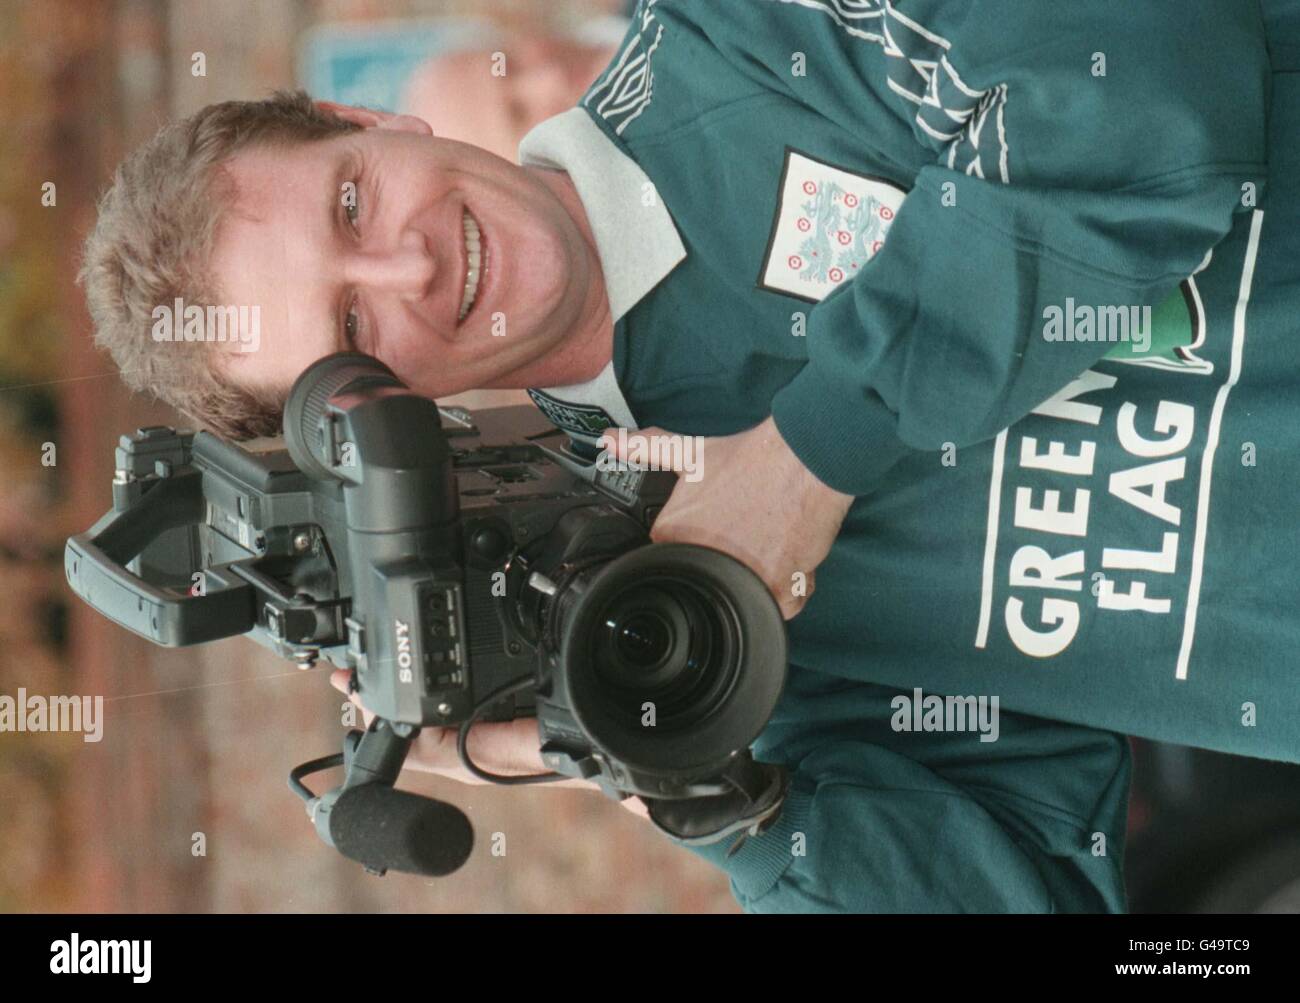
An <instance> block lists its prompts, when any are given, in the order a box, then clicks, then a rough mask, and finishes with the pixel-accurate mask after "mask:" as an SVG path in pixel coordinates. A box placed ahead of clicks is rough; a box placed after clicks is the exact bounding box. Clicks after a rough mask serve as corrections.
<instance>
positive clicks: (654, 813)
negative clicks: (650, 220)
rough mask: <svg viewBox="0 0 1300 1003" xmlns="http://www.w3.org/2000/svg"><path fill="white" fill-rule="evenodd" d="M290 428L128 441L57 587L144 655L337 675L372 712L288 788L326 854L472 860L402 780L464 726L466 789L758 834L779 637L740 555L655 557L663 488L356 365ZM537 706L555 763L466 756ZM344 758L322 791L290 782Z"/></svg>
mask: <svg viewBox="0 0 1300 1003" xmlns="http://www.w3.org/2000/svg"><path fill="white" fill-rule="evenodd" d="M284 438H285V445H286V447H287V448H285V449H274V450H270V451H261V452H255V451H249V450H246V449H243V448H240V447H239V446H236V445H234V444H231V443H228V442H225V441H223V440H221V439H219V438H217V437H215V436H213V435H210V434H208V433H206V432H198V433H187V432H176V431H174V430H173V429H171V428H166V427H153V428H144V429H140V430H139V431H137V432H136V433H135V434H134V435H127V436H123V437H122V439H121V444H120V445H119V447H118V449H117V463H116V474H115V476H114V480H113V509H112V511H110V512H109V513H108V514H107V515H105V516H104V517H103V519H101V520H100V521H99V522H98V523H96V524H95V526H94V527H92V528H91V530H90V531H89V532H88V533H84V534H81V535H79V536H75V537H72V538H71V539H70V540H69V541H68V544H67V550H66V553H65V569H66V572H67V577H68V581H69V583H70V584H71V586H72V588H73V590H74V591H75V592H76V593H77V594H78V595H80V596H81V597H82V598H83V599H84V600H85V601H86V602H88V603H89V604H90V605H91V606H93V607H94V608H95V609H97V610H99V611H100V612H101V613H103V614H104V615H105V616H107V617H109V618H110V619H112V620H114V621H116V622H117V623H119V624H121V625H122V626H124V627H126V628H128V629H130V630H132V631H134V632H135V633H137V634H139V635H140V636H142V637H145V638H147V639H149V640H151V641H153V642H155V643H157V644H161V645H169V646H171V645H190V644H201V643H204V642H207V641H212V640H215V639H218V638H223V637H231V636H234V635H237V634H248V635H250V636H251V637H252V638H253V639H254V640H256V641H258V642H259V643H261V644H263V645H265V646H268V647H270V648H271V649H272V650H274V651H275V652H277V653H278V654H280V655H281V656H283V657H286V658H290V659H292V660H293V661H295V662H296V663H297V664H299V665H300V666H302V667H303V668H310V667H312V666H313V665H315V664H316V663H317V661H318V660H319V659H321V658H324V659H326V660H328V661H329V662H331V663H333V664H334V665H336V666H338V667H340V668H344V669H349V670H351V686H352V689H353V691H354V692H359V694H360V697H361V700H362V702H363V704H364V706H365V707H366V708H367V710H369V711H371V712H373V714H374V715H375V717H374V719H373V720H372V721H371V723H370V725H369V726H368V727H367V729H366V730H365V731H364V732H363V731H359V730H354V731H351V732H349V734H348V735H347V737H346V738H345V741H344V748H343V752H342V753H341V754H338V755H334V756H328V757H325V758H322V759H317V760H313V761H311V762H308V763H304V764H302V765H301V766H299V767H297V768H295V769H294V770H293V771H292V773H291V774H290V778H289V783H290V786H291V788H292V789H293V790H294V791H295V792H296V793H297V794H298V795H299V796H300V797H302V798H303V799H304V801H306V802H307V805H308V812H309V816H310V817H311V818H312V820H313V822H314V824H315V827H316V830H317V832H318V833H319V834H320V836H321V838H322V839H324V840H325V841H326V842H327V843H329V844H330V845H332V846H334V847H336V848H337V849H338V850H339V851H340V852H341V853H343V854H344V855H346V856H348V857H351V858H352V859H355V860H357V861H359V862H361V863H362V864H364V865H365V866H366V868H367V869H368V870H371V871H373V872H375V873H381V874H382V873H384V872H385V871H386V870H389V869H392V870H399V871H407V872H412V873H419V874H431V875H441V874H447V873H450V872H451V871H454V870H456V869H457V868H458V867H459V866H460V865H461V864H462V863H463V862H464V861H465V859H466V858H467V857H468V856H469V853H470V850H471V848H472V845H473V833H472V829H471V827H470V825H469V822H468V820H467V819H466V817H465V816H464V814H463V813H461V812H460V811H459V809H457V808H455V807H453V806H451V805H448V804H445V803H443V802H438V801H434V800H432V799H429V798H424V797H419V796H416V795H414V794H411V793H408V792H404V791H399V790H396V789H394V786H393V784H394V782H395V781H396V779H397V776H398V773H399V772H400V770H401V768H402V763H403V762H404V760H405V758H406V755H407V752H408V751H409V748H410V744H411V742H412V741H413V740H414V738H415V737H416V736H417V735H418V733H419V731H420V729H421V728H425V727H456V728H458V730H459V733H458V736H457V738H458V745H457V747H458V750H459V754H460V757H461V760H462V762H463V763H464V765H465V767H466V768H467V769H469V770H470V771H471V772H472V773H474V774H475V775H476V776H479V777H481V778H483V779H485V780H491V781H493V782H496V783H503V784H518V783H539V782H546V781H552V780H556V779H561V778H563V777H581V778H584V779H588V780H591V781H594V782H595V783H597V784H599V785H600V787H601V789H602V790H603V791H604V792H605V793H606V794H607V795H608V796H610V797H613V798H617V799H621V798H624V797H627V796H630V795H636V796H640V797H642V798H643V800H644V801H645V803H646V805H647V807H648V809H649V815H650V819H651V821H652V822H653V823H654V824H655V825H656V826H658V827H659V828H660V829H661V830H662V831H664V832H665V833H666V834H668V835H669V836H670V837H672V838H673V839H675V840H678V841H680V842H684V843H709V842H715V841H717V840H720V839H723V838H725V837H726V836H728V835H730V834H733V833H737V832H742V831H743V833H744V835H742V836H741V839H744V838H745V836H746V835H756V834H759V833H761V832H763V831H765V830H766V829H767V828H768V827H769V826H770V825H771V824H772V822H774V821H775V819H776V818H777V816H778V814H779V812H780V808H781V804H782V802H783V800H784V797H785V793H786V789H787V783H788V781H787V777H786V774H785V771H784V770H783V769H782V768H781V767H779V766H776V765H772V764H766V763H759V762H756V761H755V760H754V759H753V758H752V756H751V755H750V752H749V745H750V743H751V742H752V741H753V740H754V738H756V737H757V736H758V734H759V732H760V731H761V730H762V728H763V727H764V725H765V724H766V723H767V720H768V718H769V717H770V715H771V713H772V710H773V708H774V706H775V704H776V701H777V699H778V698H779V696H780V693H781V689H782V686H783V685H784V680H785V671H786V636H785V627H784V623H783V621H782V619H781V615H780V612H779V610H778V609H777V606H776V603H775V601H774V600H773V599H772V597H771V595H770V594H769V593H768V591H767V589H766V588H765V587H764V585H763V584H762V582H761V581H760V580H759V579H758V577H757V576H756V575H754V574H753V572H751V571H750V570H749V569H748V568H746V567H745V566H744V565H743V564H741V563H739V562H738V561H735V560H733V559H732V558H731V557H729V556H727V555H725V554H723V553H721V552H720V551H716V550H712V549H710V548H705V547H696V546H687V545H682V544H656V543H651V542H650V537H649V529H650V526H651V524H652V523H653V521H654V518H655V516H656V515H657V514H658V512H659V510H660V508H661V507H662V506H663V505H664V503H665V502H666V501H667V499H668V496H669V494H670V492H671V491H672V488H673V484H674V481H675V475H674V474H672V473H670V472H664V471H651V470H640V469H635V468H629V467H627V466H621V467H616V466H613V465H609V464H605V463H600V462H592V461H591V460H589V459H586V458H584V457H582V456H580V455H579V454H578V453H576V452H575V451H574V449H573V448H572V446H571V444H569V443H567V441H564V437H563V433H561V432H560V431H559V430H558V429H555V428H553V427H551V426H550V425H549V424H547V423H546V422H545V420H544V419H543V418H542V417H541V416H540V415H539V414H538V412H536V411H535V410H534V409H533V408H531V407H529V406H518V407H509V408H497V409H491V410H486V411H481V412H478V413H476V414H471V413H469V412H468V411H465V410H463V409H459V408H446V409H443V408H439V407H438V405H437V404H436V403H435V402H434V401H432V400H430V399H428V398H426V397H423V396H421V395H419V394H416V393H414V392H413V391H411V390H410V389H409V388H407V387H406V386H405V385H404V384H403V383H402V382H401V381H400V380H399V379H398V378H397V376H395V375H394V374H393V372H392V371H391V370H390V369H389V368H388V367H387V366H385V365H384V364H383V363H382V362H380V361H379V360H377V359H375V358H372V357H370V356H367V355H361V354H358V353H353V352H344V353H339V354H336V355H331V356H328V357H326V358H324V359H321V360H319V361H318V362H316V363H314V364H313V365H312V366H310V367H308V369H307V370H306V371H305V372H304V373H303V374H302V375H301V376H300V377H299V378H298V380H297V382H296V383H295V384H294V387H293V389H292V391H291V392H290V395H289V398H288V402H287V404H286V407H285V413H284ZM529 716H531V717H536V719H537V721H538V731H539V737H540V741H541V748H540V751H541V755H542V759H543V762H545V763H546V765H547V766H548V767H549V768H550V769H551V770H552V772H550V773H544V774H537V775H529V776H522V777H520V776H501V775H496V774H492V773H488V772H487V771H485V770H483V769H481V768H480V767H479V766H478V764H476V763H474V762H473V761H472V760H471V758H470V756H469V754H468V751H467V736H468V734H469V731H470V729H471V727H472V726H473V725H474V724H475V723H477V722H479V721H508V720H513V719H515V718H519V717H529ZM335 766H343V767H345V776H344V780H343V783H342V784H341V786H339V787H337V788H335V789H334V790H331V791H329V792H327V793H325V794H323V795H316V794H314V793H313V792H312V791H311V790H310V789H308V788H307V787H306V786H305V784H304V783H303V778H304V777H306V776H307V775H309V774H311V773H315V772H318V771H320V770H324V769H328V768H331V767H335Z"/></svg>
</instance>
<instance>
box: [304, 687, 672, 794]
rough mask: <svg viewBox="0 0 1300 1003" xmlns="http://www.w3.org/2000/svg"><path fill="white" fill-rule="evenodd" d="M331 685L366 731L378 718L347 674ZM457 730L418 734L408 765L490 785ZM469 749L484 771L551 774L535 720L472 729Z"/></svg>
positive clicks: (574, 783) (576, 783)
mask: <svg viewBox="0 0 1300 1003" xmlns="http://www.w3.org/2000/svg"><path fill="white" fill-rule="evenodd" d="M330 684H331V685H332V686H333V687H334V688H335V689H336V690H338V691H339V692H340V693H343V694H345V695H347V696H348V699H349V700H350V701H351V702H352V703H353V704H355V705H356V706H357V707H358V708H360V710H361V715H362V718H363V719H364V720H365V723H366V727H367V728H368V727H370V722H371V721H372V720H373V719H374V714H372V713H370V711H368V710H366V709H365V707H364V706H363V705H362V703H361V699H360V694H357V693H352V694H348V673H347V672H346V671H345V670H343V669H337V670H335V671H334V672H332V673H330ZM456 732H457V729H455V728H422V729H420V734H419V735H418V736H416V739H415V741H414V742H412V743H411V750H410V752H409V753H408V754H407V756H406V762H405V764H404V766H405V767H406V768H408V769H412V770H419V771H421V772H422V773H436V774H437V775H438V776H441V777H447V778H448V779H449V780H456V781H459V782H460V783H462V784H486V783H490V781H487V780H483V779H481V778H479V777H476V776H474V774H472V773H470V772H469V770H467V769H465V767H464V765H463V764H462V763H461V761H460V755H459V754H458V753H457V752H456ZM466 748H467V750H468V752H469V756H470V759H472V760H473V761H474V762H475V763H476V764H477V765H478V766H479V768H481V769H484V770H487V771H488V772H489V773H500V774H502V775H503V776H523V775H525V774H529V773H548V772H550V770H549V769H548V768H547V766H546V765H545V764H544V763H543V762H542V754H541V741H540V740H539V738H538V735H537V719H536V718H533V717H521V718H516V719H515V720H514V721H488V722H483V723H480V724H476V725H474V727H473V728H471V729H470V731H469V741H468V742H467V743H466ZM542 786H545V787H582V788H585V789H587V790H600V787H599V785H597V784H596V783H594V782H592V781H589V780H578V779H577V778H572V777H571V778H568V779H566V780H556V781H554V782H553V783H550V784H543V785H542ZM619 804H621V805H622V806H623V807H624V808H626V809H627V810H628V811H630V812H632V814H634V815H640V816H641V817H642V818H645V817H646V806H645V802H644V801H642V800H641V799H640V798H638V797H629V798H624V799H623V800H622V801H620V802H619Z"/></svg>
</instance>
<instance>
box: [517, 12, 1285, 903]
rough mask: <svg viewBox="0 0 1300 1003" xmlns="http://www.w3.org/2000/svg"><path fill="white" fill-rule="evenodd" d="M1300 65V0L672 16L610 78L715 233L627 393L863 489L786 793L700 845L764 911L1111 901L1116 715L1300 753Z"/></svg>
mask: <svg viewBox="0 0 1300 1003" xmlns="http://www.w3.org/2000/svg"><path fill="white" fill-rule="evenodd" d="M1298 71H1300V4H1297V3H1295V2H1292V0H1287V2H1279V0H1270V2H1267V3H1263V4H1261V3H1257V2H1255V0H1203V2H1202V0H1188V2H1185V3H1178V4H1170V3H1163V2H1156V0H1149V2H1142V0H1133V2H1124V3H1119V2H1115V3H1106V2H1100V3H1089V4H1073V3H1068V4H1067V3H1046V2H1032V3H1031V2H1014V0H1005V2H997V0H960V2H951V0H914V2H901V0H900V2H896V3H892V4H890V3H887V2H885V0H643V2H642V3H641V4H640V5H639V7H638V10H637V12H636V15H635V16H634V19H633V25H632V27H631V29H630V31H629V34H628V36H627V39H626V40H625V43H624V45H623V46H622V47H621V48H620V50H619V54H618V55H617V56H616V58H615V60H614V62H613V63H612V64H611V67H610V69H609V70H608V71H607V72H606V73H605V74H604V75H603V76H602V77H601V78H600V79H599V80H597V81H596V83H595V84H594V85H593V87H592V88H591V90H590V91H589V93H588V94H587V96H586V97H585V98H584V101H583V104H582V107H583V108H584V109H585V110H586V112H587V114H589V115H590V116H591V118H592V120H593V121H594V122H595V123H596V124H597V125H598V126H599V127H600V129H601V130H602V131H603V133H604V135H605V136H607V137H608V139H609V140H611V141H612V142H614V143H615V144H617V145H618V147H619V149H620V150H622V151H623V152H624V153H626V154H627V155H628V156H629V157H630V158H631V159H632V160H634V161H635V162H636V164H637V165H639V167H640V168H641V169H642V170H643V171H644V172H645V174H646V176H647V177H648V178H649V179H650V180H651V181H652V182H653V185H654V187H655V189H656V191H657V194H658V195H659V196H660V197H661V198H662V200H663V204H664V205H665V206H666V207H667V209H668V211H669V212H670V213H671V215H672V220H673V222H674V223H675V225H676V227H677V230H678V232H679V233H680V236H681V241H682V244H683V245H684V248H685V252H686V253H685V257H684V258H683V259H682V260H681V261H680V262H679V263H678V264H677V265H676V266H675V267H674V268H673V269H672V270H671V272H669V274H667V276H666V277H665V278H664V279H663V281H662V282H660V283H659V284H658V285H657V286H656V287H655V288H654V289H653V290H652V291H650V292H649V294H648V295H646V296H645V297H644V298H643V299H641V300H640V301H639V302H637V303H636V305H635V306H634V307H633V308H632V309H631V310H629V311H628V312H627V313H626V315H625V316H623V317H622V318H621V319H620V320H619V322H618V324H617V326H616V332H615V347H614V360H613V373H614V375H615V376H616V379H617V386H618V390H619V392H620V393H621V396H622V403H625V405H626V409H627V410H629V411H630V413H631V416H632V418H633V420H634V421H635V422H636V423H637V424H639V425H643V426H649V425H655V426H660V427H663V428H665V429H668V430H670V431H674V432H681V433H690V434H700V435H720V434H728V433H733V432H737V431H740V430H742V429H744V428H747V427H749V426H752V425H754V424H756V423H757V422H759V421H762V420H763V419H764V418H766V417H767V416H768V415H769V414H770V415H773V416H774V417H775V420H776V424H777V427H778V428H779V430H780V432H781V434H782V436H783V437H784V438H785V440H786V441H787V443H788V444H789V445H790V447H791V448H792V449H793V450H794V452H795V453H796V454H797V455H798V456H799V457H800V459H801V460H802V461H803V462H804V463H805V464H806V465H807V466H808V467H809V468H810V469H811V470H812V471H813V472H814V473H816V474H817V475H818V476H819V477H821V478H822V479H823V480H824V481H825V482H827V483H828V484H830V485H831V486H833V487H835V488H837V489H840V490H842V491H845V492H848V493H852V494H854V495H856V496H858V498H857V501H856V502H855V504H854V506H853V508H852V510H851V511H850V513H849V516H848V518H847V520H846V522H845V524H844V528H843V531H842V533H841V535H840V537H839V539H838V540H837V542H836V544H835V546H834V548H833V549H832V552H831V554H830V556H829V558H828V559H827V561H826V562H825V564H824V565H823V566H822V567H820V568H819V569H818V572H817V589H816V592H815V594H814V595H813V597H812V598H811V600H810V601H809V603H808V605H807V607H806V608H805V610H804V611H803V613H802V614H801V615H800V616H798V617H797V618H796V619H795V620H793V621H792V622H791V624H790V637H791V657H792V665H791V672H790V678H789V682H788V685H787V689H786V692H785V695H784V697H783V699H782V702H781V705H780V707H779V708H778V712H777V714H776V716H775V718H774V719H773V721H772V723H771V724H770V725H769V727H768V729H767V730H766V731H765V732H764V734H763V735H762V736H761V738H760V740H759V742H758V743H757V744H756V746H755V751H756V754H757V755H758V757H759V758H760V759H767V760H771V761H779V762H783V763H786V764H787V765H788V766H789V767H790V768H791V770H792V774H793V793H792V795H791V798H790V801H789V803H788V805H787V808H786V811H785V813H784V815H783V818H782V819H781V821H780V823H779V824H778V825H777V826H776V827H775V828H774V829H772V830H771V831H769V832H767V833H765V834H764V835H762V836H761V837H758V838H751V839H749V840H748V841H747V842H745V843H744V844H743V845H742V846H741V848H740V849H739V851H738V852H736V853H735V854H734V855H732V856H731V857H726V856H724V853H725V849H726V847H723V846H716V847H709V848H704V849H703V850H701V851H699V852H701V853H702V854H703V855H705V856H707V857H708V858H709V859H711V860H714V861H715V862H716V863H718V864H719V866H723V867H725V868H727V870H728V871H729V872H730V874H731V877H732V887H733V890H734V891H735V893H736V895H737V897H738V898H739V899H740V901H741V902H742V904H744V905H745V907H746V908H747V909H751V910H754V911H789V910H819V909H836V910H931V909H967V910H1003V909H1013V910H1043V911H1056V910H1114V909H1119V908H1122V907H1123V888H1122V880H1121V874H1120V868H1121V857H1122V848H1123V837H1124V822H1125V819H1124V814H1125V805H1126V796H1127V778H1128V759H1127V749H1126V745H1125V743H1124V740H1123V739H1122V738H1120V737H1118V735H1117V734H1116V733H1117V732H1122V733H1128V734H1136V735H1141V736H1147V737H1150V738H1155V739H1161V740H1166V741H1171V742H1180V743H1186V744H1193V745H1199V746H1205V747H1209V748H1216V749H1223V750H1227V751H1231V752H1237V753H1243V754H1247V755H1254V756H1263V757H1270V758H1278V759H1289V760H1298V759H1300V655H1298V654H1297V647H1298V646H1300V615H1297V612H1296V609H1297V606H1298V605H1300V574H1298V573H1297V571H1296V561H1297V557H1298V556H1300V519H1297V518H1296V517H1295V515H1293V514H1292V513H1293V512H1294V511H1295V509H1296V507H1297V502H1296V497H1297V492H1296V489H1297V487H1300V448H1297V439H1298V438H1300V431H1297V429H1300V319H1297V316H1296V315H1297V311H1300V226H1297V216H1298V215H1300V213H1298V209H1300V198H1298V197H1297V195H1296V182H1297V179H1300V142H1297V139H1298V138H1300V72H1298ZM545 396H546V395H543V397H545ZM554 398H555V395H554V393H552V396H551V403H554ZM568 403H570V404H573V405H575V406H580V405H582V404H583V403H584V402H582V401H569V402H568ZM596 411H597V412H599V411H600V409H599V408H596ZM602 413H603V412H602ZM585 430H586V431H587V432H590V431H591V427H590V426H588V427H587V428H586V429H585ZM917 688H919V689H921V690H922V691H924V693H925V694H946V695H954V694H957V695H963V694H964V695H972V696H985V697H988V698H993V697H996V698H997V699H998V701H999V705H1000V710H1001V726H1000V730H999V733H998V737H997V740H996V741H984V742H981V741H980V740H979V736H978V735H976V734H975V733H973V732H971V731H965V732H955V733H954V732H952V731H946V732H945V731H932V730H929V728H928V727H927V726H925V725H924V724H923V723H922V722H920V719H919V718H916V717H913V716H911V712H910V711H908V712H900V711H899V709H898V708H899V706H900V705H899V703H898V701H899V700H911V701H913V702H915V703H920V702H921V701H922V700H923V696H922V694H921V693H917V692H915V690H916V689H917ZM904 706H906V703H905V704H904ZM1043 719H1046V720H1043ZM905 724H906V725H908V727H907V729H906V730H904V727H903V726H904V725H905ZM918 725H919V726H918Z"/></svg>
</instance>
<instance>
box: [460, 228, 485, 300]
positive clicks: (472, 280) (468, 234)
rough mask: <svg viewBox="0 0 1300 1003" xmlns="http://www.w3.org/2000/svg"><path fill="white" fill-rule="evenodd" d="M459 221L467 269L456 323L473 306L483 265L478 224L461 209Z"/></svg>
mask: <svg viewBox="0 0 1300 1003" xmlns="http://www.w3.org/2000/svg"><path fill="white" fill-rule="evenodd" d="M460 220H461V223H460V225H461V230H462V231H463V232H464V234H465V259H466V261H468V262H469V268H468V269H467V270H466V275H465V291H464V292H463V293H462V294H461V298H460V316H459V317H458V318H457V321H458V322H459V321H462V320H464V319H465V315H466V314H467V313H469V310H470V307H472V306H473V305H474V297H475V296H477V295H478V282H479V278H480V277H481V276H482V268H481V265H482V263H483V244H482V237H481V235H480V234H479V229H478V223H476V222H475V221H474V217H473V216H471V215H470V214H469V213H468V212H466V211H465V210H463V209H462V210H461V217H460Z"/></svg>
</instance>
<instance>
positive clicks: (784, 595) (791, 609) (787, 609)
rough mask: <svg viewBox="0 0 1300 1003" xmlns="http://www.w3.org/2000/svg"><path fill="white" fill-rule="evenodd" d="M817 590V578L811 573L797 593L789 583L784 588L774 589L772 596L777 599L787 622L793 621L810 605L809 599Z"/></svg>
mask: <svg viewBox="0 0 1300 1003" xmlns="http://www.w3.org/2000/svg"><path fill="white" fill-rule="evenodd" d="M816 588H817V582H816V576H815V575H814V574H813V573H811V572H810V573H808V574H807V575H805V576H804V578H803V581H802V585H801V587H800V588H799V589H798V590H797V591H796V590H795V588H794V587H793V586H792V585H790V584H789V583H786V584H785V585H784V587H782V586H776V587H773V588H772V595H773V597H774V598H775V599H776V604H777V606H778V607H780V610H781V616H782V617H783V618H784V619H786V620H793V619H794V618H795V617H796V616H798V615H799V613H800V612H801V611H802V610H803V608H804V606H806V605H807V604H808V599H809V598H810V597H811V596H812V594H813V591H814V590H815V589H816Z"/></svg>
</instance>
